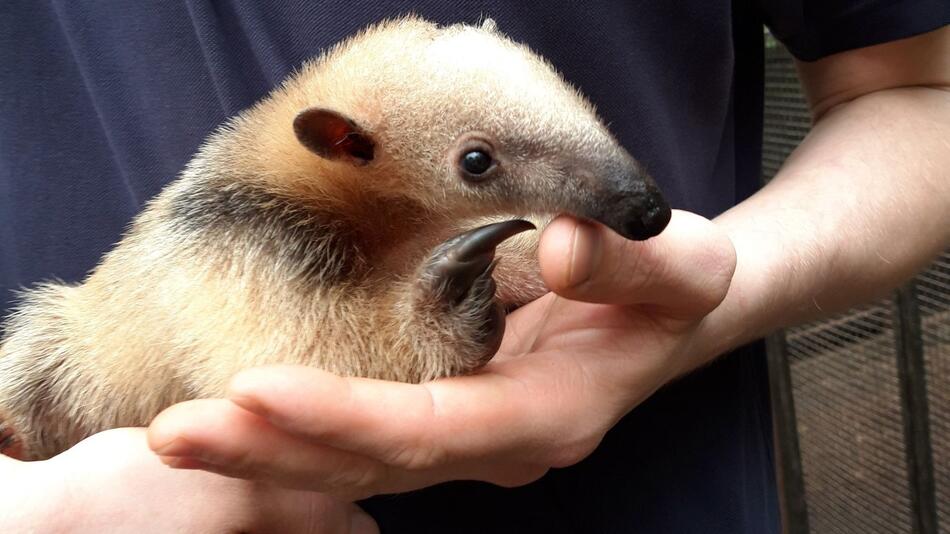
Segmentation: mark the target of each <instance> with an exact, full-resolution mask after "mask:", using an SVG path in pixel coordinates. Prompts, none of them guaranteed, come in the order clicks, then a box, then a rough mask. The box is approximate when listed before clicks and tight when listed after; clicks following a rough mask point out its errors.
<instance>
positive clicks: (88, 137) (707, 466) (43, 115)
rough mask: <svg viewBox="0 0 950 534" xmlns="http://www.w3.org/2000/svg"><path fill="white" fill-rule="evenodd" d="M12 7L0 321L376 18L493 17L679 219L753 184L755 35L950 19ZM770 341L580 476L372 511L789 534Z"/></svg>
mask: <svg viewBox="0 0 950 534" xmlns="http://www.w3.org/2000/svg"><path fill="white" fill-rule="evenodd" d="M109 4H110V3H109V2H95V3H93V2H73V1H70V0H51V1H49V2H35V1H34V0H7V1H5V2H3V3H0V314H6V313H8V312H9V309H10V306H11V303H12V301H13V293H12V292H13V291H14V290H15V289H16V288H18V287H26V286H30V285H31V284H33V283H35V282H37V281H39V280H43V279H50V278H59V279H62V280H65V281H80V280H82V278H83V277H84V275H85V274H86V273H87V272H88V271H89V270H90V269H91V268H92V267H93V266H94V265H95V264H96V263H97V261H98V259H99V257H100V256H101V255H102V254H103V253H104V252H105V251H106V250H108V249H109V248H111V246H112V245H113V244H114V243H115V242H116V241H117V240H118V239H119V237H120V235H121V232H122V230H123V229H124V227H125V226H126V224H127V223H128V222H129V221H130V220H131V218H132V217H133V216H134V215H135V214H136V213H137V212H138V211H139V210H140V209H141V208H142V205H143V203H144V202H145V201H146V200H147V199H149V198H150V197H152V196H153V195H155V194H156V193H157V192H158V191H159V190H160V189H161V188H162V186H163V185H165V184H166V183H168V182H169V181H170V180H172V179H173V178H174V177H175V175H176V174H177V173H178V172H179V171H180V170H181V169H182V167H183V166H184V164H185V163H186V162H187V161H188V160H189V159H190V157H191V156H192V155H193V154H194V152H195V150H196V148H197V147H198V145H199V144H200V143H201V141H202V140H203V139H204V138H205V137H206V136H207V135H208V134H209V133H210V132H211V131H212V130H213V129H214V128H215V127H216V126H217V125H219V124H220V123H221V122H222V121H223V120H224V119H226V118H227V117H230V116H232V115H234V114H236V113H238V112H239V111H241V110H242V109H244V108H245V107H247V106H249V105H250V104H252V103H253V102H255V101H256V100H258V99H260V98H261V97H262V96H264V95H265V94H266V93H267V92H268V91H269V90H270V89H272V88H273V87H274V86H275V85H277V84H278V83H279V82H280V81H281V80H282V79H283V78H284V77H285V76H287V75H288V74H289V73H290V72H291V71H292V70H293V69H294V68H295V67H297V66H298V65H300V63H301V62H302V61H303V60H305V59H306V58H309V57H311V56H314V55H317V54H319V53H320V51H321V50H322V49H324V48H325V47H327V46H328V45H330V44H332V43H334V42H336V41H338V40H340V39H342V38H344V37H346V36H347V35H349V34H352V33H353V32H354V31H356V30H357V29H359V28H361V27H363V26H365V25H367V24H368V23H371V22H375V21H378V20H380V19H382V18H385V17H389V16H394V15H398V14H402V13H406V12H408V11H414V12H416V13H418V14H421V15H423V16H425V17H427V18H431V19H434V20H437V21H440V22H445V23H450V22H472V23H474V22H476V21H478V20H479V18H480V17H481V16H490V17H493V18H495V19H496V20H497V22H498V25H499V27H500V29H501V30H502V31H503V32H505V33H507V34H508V35H510V36H512V37H513V38H515V39H516V40H519V41H522V42H525V43H527V44H529V45H530V46H531V47H532V48H534V49H535V50H536V51H538V52H539V53H541V54H542V55H544V56H546V57H547V58H549V59H550V60H551V61H552V62H553V63H554V64H555V65H556V66H557V67H558V69H559V70H561V71H562V72H563V73H564V75H565V76H566V78H567V79H568V80H569V81H571V82H573V83H574V84H576V85H578V86H579V87H580V88H581V89H582V90H583V92H584V93H585V94H587V95H588V96H589V97H590V98H591V100H592V101H593V102H594V103H595V104H596V105H597V107H598V109H599V111H600V113H601V115H602V117H603V118H604V119H605V120H606V121H607V122H608V123H609V124H610V126H611V130H612V131H613V132H614V133H615V134H616V135H617V137H618V138H619V140H620V141H621V143H623V144H624V145H625V146H626V147H627V148H628V149H629V150H630V152H631V153H633V154H634V155H635V156H636V157H637V158H638V159H639V160H640V161H642V162H643V163H645V165H646V166H647V168H648V169H649V170H650V171H651V173H652V174H653V175H654V177H655V178H656V179H657V182H658V183H659V184H660V186H661V188H662V189H663V191H664V192H665V194H666V195H667V198H668V199H669V200H670V202H671V203H672V205H673V206H674V207H676V208H681V209H687V210H691V211H695V212H698V213H701V214H703V215H706V216H709V217H712V216H715V215H716V214H718V213H720V212H722V211H724V210H725V209H727V208H729V207H730V206H732V205H734V204H735V203H737V202H739V201H741V200H742V199H743V198H745V197H746V196H748V195H750V194H751V193H752V192H754V190H755V189H756V187H757V184H758V182H759V158H760V144H761V139H760V132H761V127H762V113H761V108H762V24H763V23H764V22H767V23H768V24H769V25H770V26H771V27H772V29H773V31H774V32H775V33H776V35H778V36H779V37H780V38H781V39H783V40H784V41H785V42H786V43H787V44H788V45H789V47H790V48H791V49H792V51H793V52H794V53H795V54H796V55H798V56H799V57H800V58H803V59H808V60H812V59H816V58H820V57H823V56H825V55H828V54H831V53H834V52H839V51H842V50H847V49H851V48H856V47H860V46H866V45H870V44H875V43H878V42H884V41H888V40H892V39H896V38H900V37H906V36H910V35H914V34H917V33H922V32H925V31H929V30H931V29H935V28H937V27H939V26H941V25H943V24H946V23H947V22H948V17H950V8H948V4H947V2H946V0H908V1H903V2H885V1H882V0H826V1H818V0H815V1H810V0H798V1H780V0H774V1H770V0H735V1H726V0H684V1H679V2H657V1H649V0H625V1H620V0H614V1H602V2H576V1H571V0H551V1H545V2H543V3H542V2H523V1H510V2H507V1H502V0H486V1H474V0H472V1H467V0H462V1H454V2H445V1H442V0H416V1H404V2H382V1H372V0H359V1H358V0H335V1H325V2H308V1H304V0H293V1H284V2H280V1H261V0H232V1H221V2H214V1H211V0H187V1H185V2H158V1H154V2H153V1H139V2H113V3H111V5H109ZM764 366H765V363H764V359H763V357H762V349H761V346H760V345H758V344H756V345H753V346H750V347H747V348H744V349H742V350H740V351H737V352H736V353H735V354H732V355H729V356H727V357H724V358H722V359H721V360H720V361H719V362H717V363H716V364H714V365H712V366H710V367H708V368H706V369H703V370H701V371H698V372H696V373H695V374H694V375H692V376H690V377H688V378H686V379H684V380H682V381H679V382H677V383H676V384H673V385H671V386H668V387H666V388H664V389H663V390H662V391H660V392H659V393H657V394H656V395H654V396H653V397H652V398H651V399H649V400H647V401H646V402H645V403H644V404H643V405H641V406H640V407H638V408H636V409H635V410H634V411H633V412H632V413H631V414H630V415H629V416H627V417H626V418H625V419H624V420H622V421H621V422H620V423H619V424H618V425H617V427H616V428H614V429H613V430H612V431H611V432H610V433H609V434H608V435H607V437H606V438H605V440H604V442H603V444H602V445H601V446H600V447H599V448H598V449H597V450H596V452H594V454H593V455H592V456H591V457H590V458H588V459H586V460H584V461H583V462H581V463H580V464H578V465H576V466H574V467H570V468H566V469H558V470H554V471H552V472H551V473H549V474H548V475H547V476H545V477H544V478H543V479H541V480H540V481H538V482H536V483H533V484H530V485H528V486H525V487H522V488H516V489H502V488H497V487H494V486H491V485H488V484H481V483H473V482H455V483H449V484H443V485H440V486H437V487H433V488H429V489H425V490H421V491H417V492H413V493H410V494H406V495H399V496H386V497H377V498H374V499H371V500H369V501H367V502H364V503H363V504H364V506H365V507H366V509H367V510H368V511H369V512H370V513H371V514H372V515H374V516H375V517H376V518H377V520H378V521H379V522H380V524H381V526H382V529H383V532H413V533H416V532H473V533H474V532H520V533H528V532H545V533H561V532H564V533H567V532H637V533H640V534H650V533H664V534H666V533H690V532H696V533H704V534H708V533H723V534H726V533H728V534H741V533H754V534H761V533H769V532H778V530H779V526H778V525H779V519H778V508H777V504H776V495H775V489H774V476H773V462H772V457H771V455H772V445H771V426H770V418H769V404H768V395H767V387H766V377H765V367H764Z"/></svg>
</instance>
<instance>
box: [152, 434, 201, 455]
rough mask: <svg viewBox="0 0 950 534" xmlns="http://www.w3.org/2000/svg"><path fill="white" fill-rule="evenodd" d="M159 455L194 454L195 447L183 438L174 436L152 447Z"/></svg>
mask: <svg viewBox="0 0 950 534" xmlns="http://www.w3.org/2000/svg"><path fill="white" fill-rule="evenodd" d="M152 450H153V451H155V454H157V455H159V456H196V455H195V452H197V451H196V450H195V447H194V446H192V444H191V443H189V442H188V441H187V440H185V439H184V438H175V439H173V440H171V441H169V442H168V443H166V444H164V445H162V446H160V447H155V448H153V449H152Z"/></svg>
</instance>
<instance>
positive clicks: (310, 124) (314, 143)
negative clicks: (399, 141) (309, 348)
mask: <svg viewBox="0 0 950 534" xmlns="http://www.w3.org/2000/svg"><path fill="white" fill-rule="evenodd" d="M294 134H296V135H297V140H298V141H300V144H302V145H303V146H305V147H307V148H308V149H310V151H311V152H313V153H315V154H317V155H318V156H321V157H324V158H327V159H339V160H346V161H350V162H352V163H353V164H355V165H365V164H367V163H369V162H370V161H372V159H373V151H374V149H375V147H376V143H375V142H374V141H373V138H372V137H371V136H370V135H369V134H368V133H366V132H365V131H364V130H363V129H362V128H360V127H359V126H357V125H356V123H355V122H353V121H352V120H350V118H349V117H346V116H345V115H341V114H339V113H337V112H336V111H333V110H330V109H323V108H310V109H305V110H303V111H301V112H300V113H299V114H298V115H297V118H295V119H294Z"/></svg>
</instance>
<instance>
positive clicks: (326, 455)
mask: <svg viewBox="0 0 950 534" xmlns="http://www.w3.org/2000/svg"><path fill="white" fill-rule="evenodd" d="M149 445H150V446H151V447H152V449H153V450H154V451H155V452H156V453H157V454H159V455H160V457H161V459H162V462H164V463H165V464H166V465H169V466H171V467H174V468H178V469H202V470H205V471H211V472H213V473H218V474H221V475H225V476H229V477H236V478H248V479H255V480H264V481H268V482H273V483H275V484H277V485H279V486H281V487H286V488H295V489H306V490H312V491H320V492H325V493H330V494H333V495H334V496H336V497H338V498H345V499H346V500H355V499H361V498H366V497H369V496H371V495H376V494H380V493H394V492H402V491H409V490H413V489H418V488H420V487H425V486H429V485H432V484H435V483H438V482H442V481H444V480H450V479H451V480H455V479H479V480H487V481H490V482H495V483H498V484H502V485H506V486H513V485H520V484H525V483H527V482H530V481H532V480H535V479H537V478H539V477H540V476H541V475H543V473H544V472H545V471H546V467H543V466H540V465H539V466H534V465H522V464H520V463H516V464H506V463H503V462H502V463H496V464H495V465H491V466H488V467H487V468H486V466H484V465H482V464H481V462H464V461H463V462H457V463H454V464H452V465H433V466H430V467H431V468H430V469H422V468H419V469H406V468H404V467H403V466H390V465H387V464H385V463H383V462H380V461H377V460H375V459H370V458H367V457H365V456H363V455H359V454H354V453H351V452H347V451H343V450H340V449H336V448H333V447H330V446H327V445H325V444H320V443H317V442H314V441H310V440H308V439H306V438H303V437H301V436H295V435H292V434H290V433H288V432H286V431H284V430H282V429H280V428H277V427H275V426H273V425H270V424H269V423H268V422H267V421H266V420H265V419H264V418H262V417H259V416H257V415H255V414H252V413H251V412H248V411H246V410H244V409H243V408H241V407H239V406H237V405H235V404H233V403H231V402H228V401H225V400H202V401H191V402H186V403H182V404H179V405H176V406H174V407H172V408H169V409H168V410H166V411H165V412H163V413H162V414H160V415H159V416H158V418H156V419H155V421H154V422H153V424H152V427H151V428H150V429H149Z"/></svg>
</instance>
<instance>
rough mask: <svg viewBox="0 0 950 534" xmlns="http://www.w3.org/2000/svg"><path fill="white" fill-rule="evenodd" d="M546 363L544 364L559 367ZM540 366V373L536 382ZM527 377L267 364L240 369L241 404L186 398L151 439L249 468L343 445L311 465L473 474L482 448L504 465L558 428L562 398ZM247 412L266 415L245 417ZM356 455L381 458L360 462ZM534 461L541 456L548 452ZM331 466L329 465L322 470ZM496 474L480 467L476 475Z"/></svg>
mask: <svg viewBox="0 0 950 534" xmlns="http://www.w3.org/2000/svg"><path fill="white" fill-rule="evenodd" d="M552 361H554V360H552ZM517 364H518V365H521V363H520V362H517ZM550 367H551V366H550V365H549V366H547V368H545V369H544V370H543V373H551V372H554V373H556V372H557V371H556V370H554V371H552V370H550V369H549V368H550ZM543 373H542V372H538V373H536V378H537V380H538V381H540V382H544V380H543ZM530 380H532V379H531V378H528V381H530ZM463 381H464V382H465V383H464V385H463V384H462V383H461V382H463ZM525 383H526V382H523V381H520V380H513V379H510V378H507V377H505V376H503V375H500V374H490V375H489V374H483V375H477V376H471V377H462V378H456V379H448V380H441V381H437V382H434V383H429V384H426V385H411V384H401V383H396V382H384V381H377V380H367V379H353V378H341V377H337V376H335V375H332V374H329V373H326V372H323V371H319V370H317V369H311V368H307V367H291V366H273V367H262V368H256V369H251V370H248V371H244V372H242V373H240V374H239V375H237V376H236V377H235V379H234V381H233V383H232V387H231V398H232V400H233V401H234V403H236V404H237V405H239V406H241V407H242V408H243V409H241V410H237V411H234V410H230V411H229V410H222V408H221V406H220V404H218V403H220V402H226V401H211V400H209V401H192V402H188V403H184V404H182V405H178V406H176V407H173V408H170V409H169V410H166V411H165V412H163V413H162V414H160V415H159V416H158V417H157V418H156V419H155V420H154V421H153V423H152V426H151V427H150V429H149V438H150V443H151V445H152V447H153V448H155V449H156V452H158V453H159V454H164V455H171V453H170V452H169V450H168V449H165V448H164V447H166V446H168V444H169V443H172V442H174V441H175V440H176V439H177V438H183V439H184V442H185V443H186V444H190V445H192V446H195V447H196V448H199V447H206V446H214V447H221V449H220V450H219V451H217V452H215V454H217V455H219V458H212V459H208V458H205V457H202V456H198V458H200V459H202V460H208V461H211V462H218V463H221V464H237V465H246V466H249V469H261V470H265V469H267V467H266V466H268V465H269V466H273V465H287V466H294V465H307V464H308V463H312V462H316V460H315V458H316V457H318V456H325V457H326V458H330V457H333V455H335V454H341V455H340V456H337V457H335V458H336V459H334V460H333V461H329V460H321V462H323V463H314V464H313V465H314V466H315V467H314V469H316V470H320V469H322V468H323V467H321V466H322V465H327V466H329V467H327V469H329V468H330V467H332V466H333V465H335V464H334V462H336V463H348V464H350V465H352V466H354V467H353V469H352V470H358V471H362V472H364V473H366V474H367V475H366V476H367V477H370V478H372V477H377V476H385V475H386V473H380V472H379V471H380V470H383V469H384V468H383V467H381V466H383V465H386V466H390V467H394V468H397V469H400V470H404V471H407V472H424V471H426V470H430V469H439V468H441V467H443V466H448V465H453V466H455V467H454V469H455V473H454V474H456V475H460V476H461V475H462V474H465V475H469V474H471V473H470V472H469V471H467V470H469V469H474V470H477V468H478V466H477V464H478V460H479V459H480V458H483V457H484V456H485V455H491V456H492V458H493V460H494V461H495V462H497V463H499V464H500V463H505V454H506V453H512V454H514V452H515V449H517V452H519V453H523V452H524V451H523V449H524V448H525V447H533V446H536V447H538V448H539V449H541V448H544V447H545V446H546V445H547V441H546V439H545V438H546V437H550V436H551V434H552V432H555V431H556V429H554V428H551V427H554V426H556V425H558V424H561V423H562V422H564V420H563V417H561V416H560V415H559V414H558V413H555V412H559V410H560V409H559V406H560V405H562V404H563V403H562V401H561V400H560V399H558V400H556V401H551V402H548V401H546V400H545V399H546V398H547V397H549V396H550V395H549V392H541V391H535V392H532V391H530V390H527V391H526V390H525V387H526V386H525ZM541 387H543V384H542V385H541ZM541 387H538V388H537V389H538V390H540V389H541ZM561 393H563V392H561ZM183 410H187V412H185V411H183ZM219 412H220V413H219ZM250 412H253V413H254V414H258V415H260V416H262V417H263V418H265V419H266V420H267V422H266V423H265V424H261V423H259V422H255V421H252V420H249V419H248V417H249V416H251V413H250ZM549 412H550V413H549ZM221 413H224V414H226V415H221ZM561 415H562V414H561ZM271 425H272V426H273V427H276V428H278V429H280V430H282V431H285V432H287V433H288V434H290V435H293V436H296V437H297V439H299V440H300V444H299V445H300V446H296V445H297V444H295V446H294V448H293V450H286V449H285V448H286V447H287V446H288V445H289V443H288V442H285V441H281V442H278V441H274V440H275V439H276V437H275V436H276V434H275V433H274V432H272V430H273V429H272V428H269V427H270V426H271ZM218 442H221V443H222V445H218V444H217V443H218ZM316 444H320V445H316ZM227 447H231V448H230V449H229V448H227ZM250 450H262V451H264V452H263V453H262V454H261V455H260V457H258V458H250V457H246V455H247V454H248V451H250ZM341 451H348V453H352V454H353V455H354V457H350V456H344V455H342V454H343V453H342V452H341ZM175 456H189V454H180V453H176V454H175ZM360 458H362V459H363V460H365V461H366V462H372V461H379V465H376V464H372V463H367V464H360V463H359V462H360V461H362V460H360ZM369 458H372V459H373V460H368V459H369ZM522 458H523V456H518V458H517V459H516V460H517V461H520V460H521V459H522ZM256 462H261V463H256ZM512 463H514V460H513V462H512ZM538 464H539V465H543V464H544V458H539V459H538ZM288 469H289V468H288ZM374 470H375V471H376V472H374ZM332 475H333V473H332V472H329V471H328V472H326V473H323V474H321V475H320V476H325V477H328V478H329V477H332ZM495 476H496V475H495V474H493V473H487V474H486V473H483V475H482V476H479V478H481V479H483V480H484V479H490V478H493V477H495Z"/></svg>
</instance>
